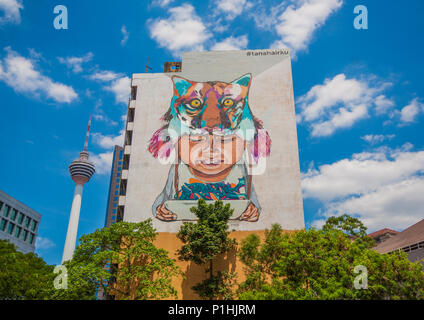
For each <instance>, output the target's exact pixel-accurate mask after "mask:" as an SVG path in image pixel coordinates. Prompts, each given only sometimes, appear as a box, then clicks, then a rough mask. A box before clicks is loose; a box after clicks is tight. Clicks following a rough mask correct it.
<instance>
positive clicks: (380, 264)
mask: <svg viewBox="0 0 424 320" xmlns="http://www.w3.org/2000/svg"><path fill="white" fill-rule="evenodd" d="M358 221H359V220H357V219H355V218H351V217H348V216H344V217H342V218H341V219H333V218H330V219H329V220H328V221H327V223H326V224H325V225H324V227H323V229H322V230H316V229H309V230H301V231H297V232H294V233H284V232H283V231H282V230H281V227H280V226H279V225H273V226H272V228H271V230H267V231H266V233H265V240H264V241H263V242H262V243H261V241H260V239H259V237H258V236H256V235H250V236H248V237H247V238H246V239H244V240H243V242H242V245H241V250H240V253H239V255H240V259H241V261H242V262H243V263H244V264H245V266H246V270H245V271H246V276H247V278H246V281H244V282H243V283H241V284H240V286H239V290H238V294H239V298H240V299H424V272H423V271H422V265H421V264H420V263H419V262H417V263H411V262H410V261H409V260H408V258H407V255H406V253H404V252H395V253H392V254H380V253H378V252H376V251H374V250H372V249H371V248H370V246H371V242H370V241H369V237H367V236H366V228H365V227H364V226H363V224H362V223H358ZM359 222H360V221H359ZM352 236H353V237H356V238H354V240H352ZM356 266H364V267H366V269H367V282H368V283H367V286H368V288H367V289H356V288H355V284H354V283H355V278H357V277H358V276H359V277H360V276H364V275H365V274H363V273H362V271H360V272H359V273H355V267H356ZM360 280H361V281H360V284H361V283H362V284H363V278H361V279H360Z"/></svg>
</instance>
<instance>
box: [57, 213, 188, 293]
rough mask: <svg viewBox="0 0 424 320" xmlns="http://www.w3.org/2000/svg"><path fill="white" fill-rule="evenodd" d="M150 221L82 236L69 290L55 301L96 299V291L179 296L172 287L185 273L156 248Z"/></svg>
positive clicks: (70, 265)
mask: <svg viewBox="0 0 424 320" xmlns="http://www.w3.org/2000/svg"><path fill="white" fill-rule="evenodd" d="M156 235H157V233H156V232H155V230H154V228H153V226H152V221H151V219H149V220H146V221H143V222H139V223H131V222H123V221H121V222H118V223H115V224H113V225H112V226H110V227H107V228H102V229H98V230H96V231H95V232H93V233H91V234H87V235H83V236H82V237H81V238H80V239H79V245H78V247H77V248H76V250H75V253H74V256H73V258H72V260H71V261H69V262H66V263H65V266H66V267H67V269H68V289H67V290H56V291H55V294H54V298H56V299H94V298H95V292H96V288H100V290H102V291H103V292H104V293H105V295H106V296H108V295H110V296H112V295H113V296H114V297H115V298H116V299H136V300H141V299H159V298H167V297H170V296H176V290H175V289H174V287H173V286H172V285H171V281H172V278H173V277H174V276H177V275H180V274H182V272H181V270H180V269H179V268H178V267H177V266H176V265H175V261H174V260H173V259H170V258H169V257H168V252H167V251H166V250H164V249H159V248H156V247H155V246H154V244H153V241H154V240H155V238H156Z"/></svg>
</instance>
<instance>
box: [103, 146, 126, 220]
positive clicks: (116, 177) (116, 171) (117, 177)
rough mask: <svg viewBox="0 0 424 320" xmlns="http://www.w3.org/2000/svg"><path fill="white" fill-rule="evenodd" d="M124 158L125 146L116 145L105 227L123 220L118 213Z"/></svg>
mask: <svg viewBox="0 0 424 320" xmlns="http://www.w3.org/2000/svg"><path fill="white" fill-rule="evenodd" d="M123 159H124V148H123V147H120V146H115V148H114V151H113V160H112V169H111V172H110V183H109V195H108V199H107V207H106V218H105V227H110V226H111V225H112V224H114V223H116V222H119V221H121V220H122V217H121V216H119V215H118V204H119V187H120V182H121V178H122V162H123Z"/></svg>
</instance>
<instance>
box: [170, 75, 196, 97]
mask: <svg viewBox="0 0 424 320" xmlns="http://www.w3.org/2000/svg"><path fill="white" fill-rule="evenodd" d="M171 79H172V83H173V84H174V95H176V96H178V97H181V96H183V95H185V94H186V93H187V90H188V88H190V87H191V86H192V85H193V83H192V82H191V81H189V80H187V79H184V78H181V77H179V76H173V77H172V78H171Z"/></svg>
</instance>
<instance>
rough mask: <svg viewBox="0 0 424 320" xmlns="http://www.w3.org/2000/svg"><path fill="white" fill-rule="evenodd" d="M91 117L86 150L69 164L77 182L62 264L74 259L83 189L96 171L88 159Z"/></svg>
mask: <svg viewBox="0 0 424 320" xmlns="http://www.w3.org/2000/svg"><path fill="white" fill-rule="evenodd" d="M90 125H91V117H90V120H89V121H88V128H87V135H86V136H85V143H84V150H83V151H81V152H80V156H79V159H75V160H74V161H72V163H71V164H70V165H69V172H70V174H71V178H72V180H73V181H74V182H75V192H74V199H73V200H72V208H71V215H70V217H69V224H68V232H67V233H66V240H65V248H64V249H63V256H62V264H63V263H64V262H65V261H69V260H71V259H72V256H73V254H74V250H75V244H76V241H77V231H78V221H79V215H80V209H81V198H82V189H83V187H84V184H85V183H87V182H88V181H89V180H90V178H91V176H92V175H93V174H94V172H95V168H94V165H93V163H92V162H90V161H88V152H87V145H88V135H89V132H90Z"/></svg>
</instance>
